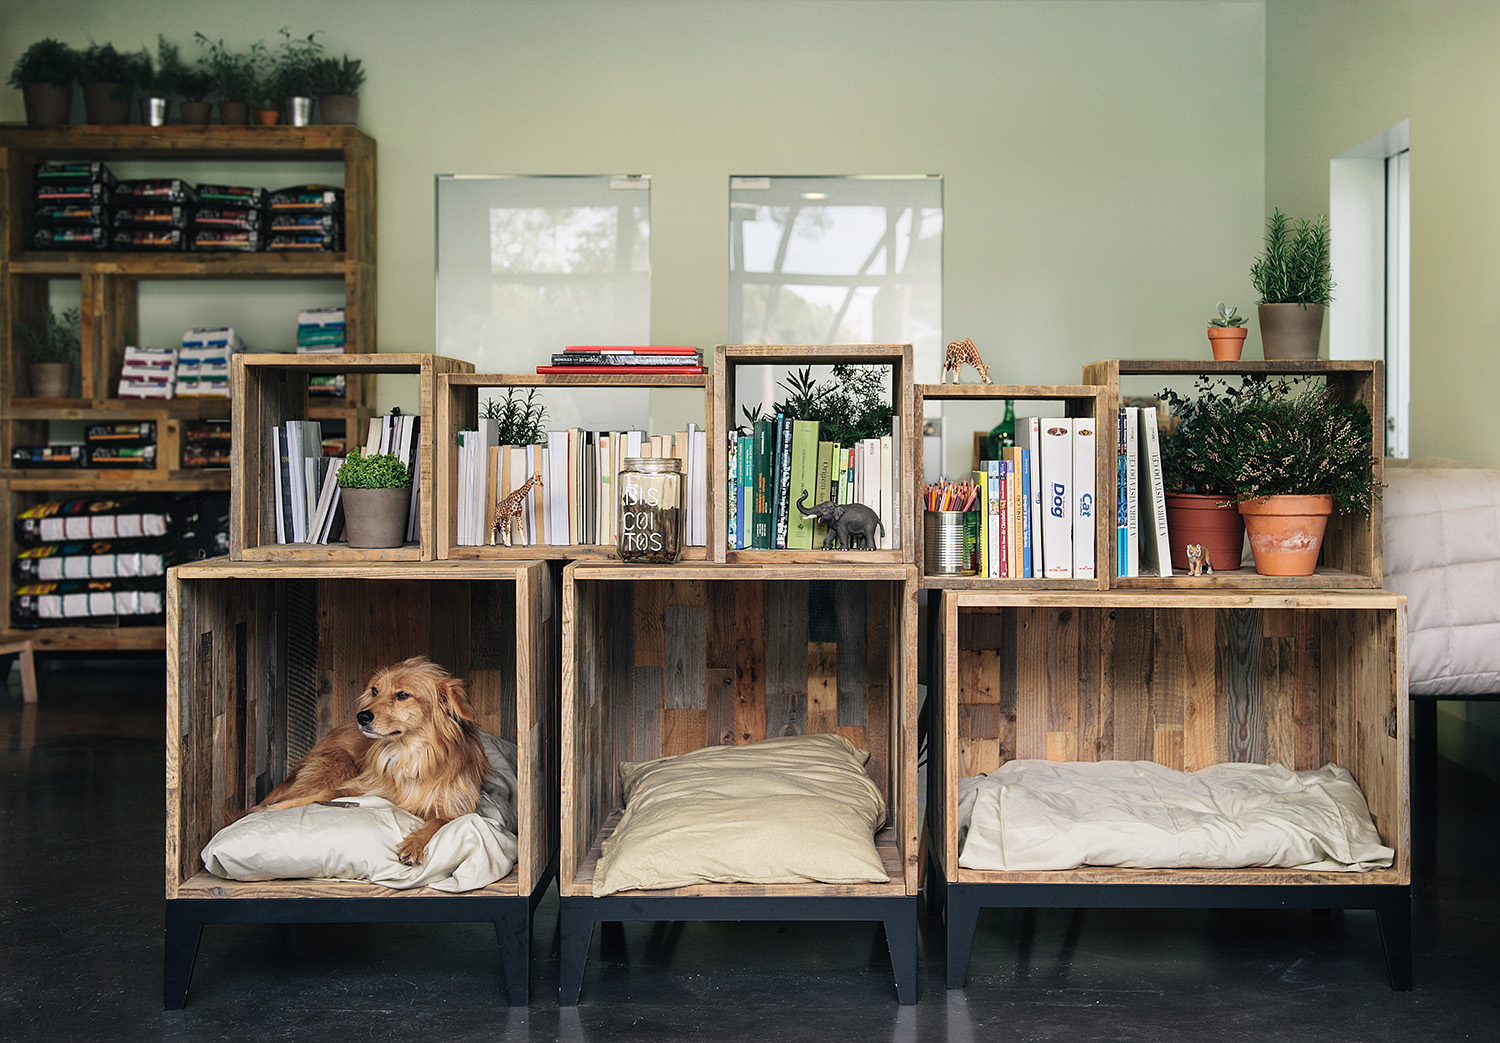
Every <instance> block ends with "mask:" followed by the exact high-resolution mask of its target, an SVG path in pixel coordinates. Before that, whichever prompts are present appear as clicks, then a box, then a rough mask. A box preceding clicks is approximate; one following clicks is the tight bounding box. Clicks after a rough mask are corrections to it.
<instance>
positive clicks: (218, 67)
mask: <svg viewBox="0 0 1500 1043" xmlns="http://www.w3.org/2000/svg"><path fill="white" fill-rule="evenodd" d="M193 39H194V40H196V41H197V42H198V46H199V47H201V48H203V52H204V53H203V60H202V63H201V68H203V69H206V70H207V72H208V74H209V76H210V77H211V78H212V81H213V86H212V88H211V91H212V93H213V94H215V95H217V96H218V99H219V122H220V123H223V124H226V125H230V124H232V125H236V126H239V125H243V124H246V123H249V122H250V103H251V102H252V101H254V100H256V99H255V95H256V93H257V91H258V89H259V68H258V65H257V62H258V60H259V56H260V55H261V54H263V53H264V51H265V45H264V44H260V43H258V44H256V45H255V47H254V48H252V49H251V50H249V51H235V50H231V49H230V48H228V47H226V46H225V45H224V41H223V40H222V39H220V40H211V39H209V38H208V37H207V36H204V35H203V34H202V33H194V34H193Z"/></svg>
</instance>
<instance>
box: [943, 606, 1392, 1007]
mask: <svg viewBox="0 0 1500 1043" xmlns="http://www.w3.org/2000/svg"><path fill="white" fill-rule="evenodd" d="M938 612H939V620H938V639H937V644H936V651H937V653H938V654H937V655H936V656H935V657H934V676H933V680H932V685H933V691H934V693H935V695H936V696H937V698H935V699H934V700H932V701H931V704H932V706H934V707H936V710H935V712H934V714H933V717H932V720H931V724H932V739H931V744H930V748H931V750H932V761H931V771H932V775H931V783H930V786H929V790H928V794H929V798H928V805H929V806H928V817H927V823H928V836H929V844H930V850H931V852H932V858H933V862H934V876H935V878H936V879H935V880H934V881H933V883H934V885H935V886H936V887H937V889H938V895H939V897H940V898H941V899H942V902H943V905H944V908H945V916H946V922H947V959H948V971H947V974H948V987H949V988H960V987H962V986H963V984H964V981H965V977H966V974H967V968H968V963H969V950H970V947H971V945H972V942H973V937H974V931H975V923H976V918H977V916H978V912H979V910H980V909H981V908H989V907H996V906H1004V907H1022V908H1027V907H1063V908H1095V907H1122V906H1137V907H1145V908H1198V907H1203V908H1220V907H1234V908H1296V909H1329V908H1353V909H1374V910H1375V911H1376V913H1377V915H1378V919H1379V923H1380V929H1381V934H1382V937H1383V939H1384V942H1385V953H1386V959H1387V962H1388V965H1389V971H1390V979H1391V984H1392V987H1393V988H1397V989H1405V988H1410V987H1411V906H1410V899H1411V823H1410V819H1409V815H1410V800H1409V795H1408V794H1409V779H1408V767H1407V743H1408V733H1409V723H1408V706H1407V692H1406V684H1407V666H1406V599H1405V598H1404V597H1402V596H1400V595H1397V594H1390V593H1387V592H1384V591H1302V592H1290V593H1283V592H1269V591H1268V592H1258V593H1252V592H1246V591H1229V590H1207V591H1202V592H1186V591H1159V592H1148V591H1139V590H1137V591H1115V590H1111V591H1098V592H1073V591H1067V592H1063V591H1055V592H1054V591H1030V592H1022V591H1010V590H1006V591H959V590H946V591H943V593H942V600H941V605H940V607H939V608H938ZM1028 758H1030V759H1046V760H1053V761H1103V760H1125V761H1129V760H1143V761H1153V762H1155V763H1158V764H1162V765H1165V766H1167V767H1170V768H1176V769H1179V770H1185V771H1196V770H1198V769H1201V768H1204V767H1208V766H1209V765H1212V764H1219V763H1223V762H1226V761H1233V762H1254V763H1263V764H1280V765H1284V766H1285V767H1287V768H1290V769H1293V770H1303V769H1313V768H1319V767H1322V766H1323V765H1324V764H1326V763H1330V762H1332V763H1336V764H1339V765H1341V766H1342V767H1344V768H1346V769H1348V770H1349V771H1350V772H1351V773H1352V774H1353V776H1354V778H1355V780H1356V781H1357V782H1358V784H1359V786H1360V788H1361V790H1362V791H1363V793H1364V796H1365V799H1366V801H1367V803H1368V804H1369V807H1370V811H1371V813H1372V816H1373V819H1374V822H1375V826H1376V829H1377V831H1378V832H1379V834H1380V838H1381V842H1382V843H1384V844H1385V845H1387V846H1389V847H1391V848H1393V849H1394V850H1395V860H1394V863H1393V865H1392V867H1391V868H1390V869H1386V870H1374V871H1371V872H1367V873H1359V872H1312V871H1301V870H1291V869H1265V868H1250V869H1122V868H1104V867H1089V866H1084V867H1081V868H1077V869H1069V870H1058V871H1050V872H1031V871H1028V872H998V871H989V870H974V869H967V868H963V867H961V866H960V865H959V854H960V849H959V838H958V823H957V809H958V800H957V789H958V780H959V779H960V778H963V777H966V776H972V775H978V774H983V773H987V772H990V771H994V770H995V769H996V768H998V767H1000V766H1001V765H1002V764H1004V763H1005V762H1007V761H1011V760H1014V759H1028Z"/></svg>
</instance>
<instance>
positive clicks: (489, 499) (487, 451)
mask: <svg viewBox="0 0 1500 1043" xmlns="http://www.w3.org/2000/svg"><path fill="white" fill-rule="evenodd" d="M497 441H498V437H497V432H496V429H495V422H494V421H493V420H481V421H479V424H478V425H477V427H476V428H474V429H471V430H464V431H460V432H459V433H458V497H457V505H456V509H457V541H458V544H459V545H460V546H466V547H479V546H486V545H491V544H496V543H502V542H504V541H503V538H502V537H501V536H500V535H498V534H497V533H495V532H494V529H493V522H494V517H495V507H496V505H497V504H498V503H500V502H501V501H502V500H504V499H505V498H506V497H507V496H509V495H510V494H511V493H512V492H514V491H516V490H519V489H520V488H521V487H522V486H523V485H524V484H525V483H526V481H527V479H529V478H530V477H531V476H533V475H537V474H539V475H540V476H541V481H540V483H538V484H534V485H533V486H532V487H531V488H530V489H529V490H528V491H527V493H526V498H525V501H524V504H523V508H522V512H521V521H520V527H519V528H517V529H516V530H515V531H514V533H513V541H514V542H517V543H519V542H521V541H522V539H523V538H524V541H525V542H526V543H527V544H529V545H533V546H538V545H540V546H572V545H582V544H613V543H615V541H616V538H617V536H618V532H617V531H616V519H617V517H618V510H619V498H618V492H617V483H616V480H615V478H616V475H618V474H619V473H620V471H621V470H623V469H624V468H625V461H626V460H628V459H630V458H632V457H668V458H675V459H677V460H679V461H681V466H682V471H683V481H684V487H683V507H684V511H683V516H684V525H685V528H684V543H685V545H686V546H690V547H691V546H699V547H701V546H705V545H707V543H708V539H707V536H708V507H707V504H708V496H707V493H708V481H707V474H708V440H707V436H706V433H705V432H704V430H703V429H702V428H701V427H699V426H698V425H696V424H689V425H688V426H687V430H686V431H679V432H677V433H675V434H666V435H648V434H646V433H645V432H642V431H589V430H584V429H582V428H576V427H575V428H569V429H567V430H564V431H549V432H547V441H546V444H544V445H529V446H513V445H498V444H496V443H497Z"/></svg>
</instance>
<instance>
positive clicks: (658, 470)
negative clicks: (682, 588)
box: [615, 456, 683, 565]
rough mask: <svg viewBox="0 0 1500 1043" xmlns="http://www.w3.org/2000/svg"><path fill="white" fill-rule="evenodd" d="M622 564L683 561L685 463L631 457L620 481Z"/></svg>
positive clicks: (618, 525)
mask: <svg viewBox="0 0 1500 1043" xmlns="http://www.w3.org/2000/svg"><path fill="white" fill-rule="evenodd" d="M616 481H617V483H618V484H617V489H618V494H619V502H620V506H619V511H618V513H617V515H616V525H615V531H616V532H617V533H618V539H617V540H616V548H617V550H618V551H619V555H620V560H621V561H630V562H638V563H642V564H651V565H669V564H671V563H672V562H675V561H677V560H678V559H679V558H681V557H682V522H683V518H682V462H681V461H680V460H677V459H675V458H673V457H656V456H630V457H626V458H625V466H624V469H623V470H621V471H620V473H619V475H618V476H617V477H616Z"/></svg>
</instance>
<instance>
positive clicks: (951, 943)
mask: <svg viewBox="0 0 1500 1043" xmlns="http://www.w3.org/2000/svg"><path fill="white" fill-rule="evenodd" d="M979 904H980V903H979V897H978V895H976V894H974V893H973V891H971V890H970V889H969V888H967V887H964V886H961V885H954V884H949V885H948V886H947V887H946V888H944V892H943V911H944V913H945V919H946V921H947V923H946V927H947V936H948V937H947V949H948V970H947V974H948V988H950V989H961V988H963V987H964V983H965V982H966V981H968V978H969V953H970V952H971V951H972V950H973V948H974V932H975V930H976V929H977V928H978V927H979Z"/></svg>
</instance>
